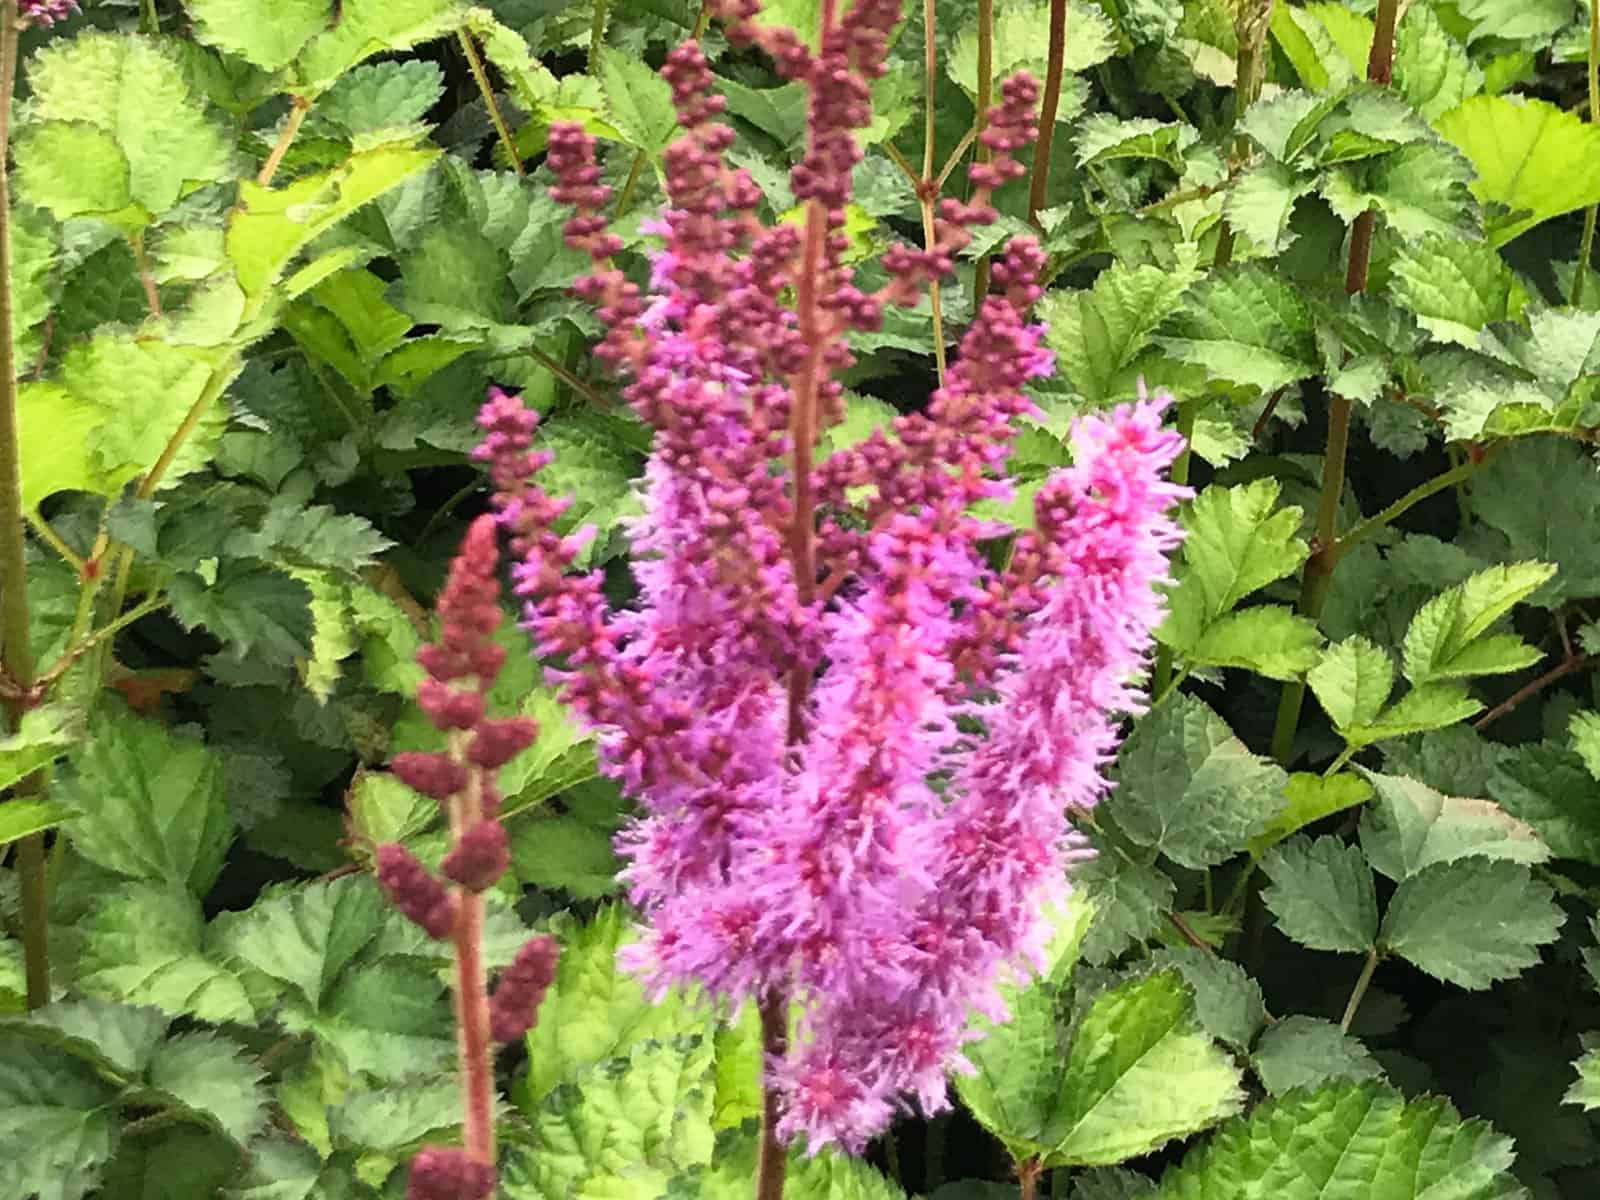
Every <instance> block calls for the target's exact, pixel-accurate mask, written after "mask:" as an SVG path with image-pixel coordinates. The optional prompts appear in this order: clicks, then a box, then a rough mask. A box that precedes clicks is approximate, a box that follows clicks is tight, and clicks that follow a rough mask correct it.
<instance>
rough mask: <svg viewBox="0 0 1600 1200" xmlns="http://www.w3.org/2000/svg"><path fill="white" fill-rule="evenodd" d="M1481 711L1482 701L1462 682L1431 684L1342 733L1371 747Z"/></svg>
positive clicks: (1414, 689) (1449, 723)
mask: <svg viewBox="0 0 1600 1200" xmlns="http://www.w3.org/2000/svg"><path fill="white" fill-rule="evenodd" d="M1482 711H1483V702H1482V701H1480V700H1474V699H1473V698H1472V697H1471V696H1469V695H1468V694H1467V689H1466V688H1465V687H1464V686H1463V685H1461V684H1459V683H1429V684H1424V685H1423V686H1422V687H1417V688H1412V689H1411V690H1410V691H1409V692H1407V693H1406V694H1405V695H1404V696H1401V697H1400V699H1398V700H1396V701H1395V702H1394V703H1393V704H1391V705H1389V706H1388V707H1387V708H1385V709H1384V710H1383V711H1382V712H1381V713H1379V714H1378V716H1377V718H1376V719H1375V720H1373V721H1372V722H1370V723H1368V724H1365V725H1351V726H1349V727H1348V728H1346V729H1341V730H1340V731H1339V732H1340V734H1341V735H1342V736H1343V737H1344V740H1345V741H1347V742H1349V743H1350V745H1352V746H1356V747H1360V746H1370V745H1372V744H1373V743H1375V742H1384V741H1388V740H1389V739H1390V738H1398V737H1406V736H1407V735H1409V734H1413V733H1427V732H1428V731H1429V730H1430V729H1444V728H1446V727H1447V726H1450V725H1454V724H1455V723H1456V722H1458V721H1465V720H1466V719H1467V718H1468V717H1471V716H1475V715H1477V714H1478V713H1480V712H1482Z"/></svg>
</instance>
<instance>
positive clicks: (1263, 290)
mask: <svg viewBox="0 0 1600 1200" xmlns="http://www.w3.org/2000/svg"><path fill="white" fill-rule="evenodd" d="M1162 328H1163V336H1161V337H1158V338H1157V339H1156V343H1157V345H1159V346H1161V347H1162V348H1163V349H1164V350H1166V352H1167V353H1168V354H1169V355H1171V356H1172V357H1173V358H1175V359H1177V360H1178V361H1179V362H1186V363H1193V364H1195V365H1196V366H1200V367H1204V368H1205V369H1206V371H1207V373H1208V374H1209V375H1210V376H1211V378H1212V379H1215V380H1220V381H1225V382H1228V383H1232V384H1236V385H1238V386H1240V387H1254V388H1258V389H1260V390H1261V391H1263V392H1270V391H1275V390H1276V389H1278V388H1280V387H1287V386H1288V385H1289V384H1291V383H1294V382H1296V381H1297V380H1301V379H1305V378H1307V377H1309V376H1311V375H1315V374H1317V373H1318V370H1319V363H1318V359H1317V351H1316V341H1315V338H1314V337H1313V334H1312V323H1311V314H1310V311H1309V310H1308V309H1307V308H1306V306H1305V304H1304V302H1303V301H1302V300H1301V299H1300V297H1299V296H1298V295H1296V293H1295V290H1294V288H1293V287H1292V286H1291V285H1290V284H1289V283H1288V281H1287V280H1285V279H1284V278H1283V277H1282V276H1281V275H1278V274H1276V273H1274V272H1271V271H1269V270H1267V269H1266V268H1265V267H1263V266H1261V265H1260V264H1255V263H1250V264H1246V265H1244V266H1240V267H1231V268H1228V269H1227V270H1224V271H1221V272H1219V273H1217V274H1215V275H1210V276H1208V277H1207V278H1205V279H1204V280H1202V281H1201V282H1200V283H1198V284H1196V285H1195V286H1194V287H1193V288H1191V289H1190V290H1189V292H1188V293H1187V295H1186V296H1185V297H1184V301H1183V304H1182V306H1181V307H1180V308H1179V309H1178V311H1177V313H1176V314H1174V315H1173V317H1172V318H1171V319H1170V320H1168V321H1167V323H1166V324H1165V325H1164V326H1163V327H1162Z"/></svg>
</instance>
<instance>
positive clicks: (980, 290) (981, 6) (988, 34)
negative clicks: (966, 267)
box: [972, 0, 994, 312]
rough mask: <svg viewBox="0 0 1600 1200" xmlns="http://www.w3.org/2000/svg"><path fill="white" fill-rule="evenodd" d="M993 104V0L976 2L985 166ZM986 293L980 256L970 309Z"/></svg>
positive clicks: (984, 260) (978, 124) (976, 132)
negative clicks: (986, 142) (986, 134)
mask: <svg viewBox="0 0 1600 1200" xmlns="http://www.w3.org/2000/svg"><path fill="white" fill-rule="evenodd" d="M993 103H994V0H978V116H977V119H976V120H975V121H974V122H973V127H972V128H973V136H974V137H979V138H980V140H979V141H978V148H977V150H976V151H974V152H973V155H972V158H973V161H974V162H981V163H986V162H988V161H989V160H990V159H991V158H992V157H993V155H992V154H991V153H990V151H989V147H987V146H985V145H984V144H983V142H982V140H981V136H980V135H982V133H983V131H984V128H985V127H986V126H987V125H988V124H989V106H990V105H991V104H993ZM988 294H989V256H988V255H987V254H985V255H982V256H981V257H980V258H979V259H978V262H977V265H976V266H975V267H974V268H973V271H972V307H973V311H974V312H976V311H977V310H978V307H979V306H980V305H982V304H983V299H984V297H985V296H987V295H988Z"/></svg>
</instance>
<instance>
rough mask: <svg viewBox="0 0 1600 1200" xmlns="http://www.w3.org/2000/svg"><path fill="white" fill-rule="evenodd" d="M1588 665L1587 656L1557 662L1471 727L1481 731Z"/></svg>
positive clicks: (1574, 656) (1571, 656)
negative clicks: (1530, 698)
mask: <svg viewBox="0 0 1600 1200" xmlns="http://www.w3.org/2000/svg"><path fill="white" fill-rule="evenodd" d="M1589 665H1590V658H1589V655H1587V654H1573V655H1569V656H1568V657H1566V658H1564V659H1562V660H1561V661H1560V662H1558V663H1557V664H1556V665H1555V666H1553V667H1551V668H1550V669H1549V670H1548V671H1546V672H1545V673H1544V674H1543V675H1541V676H1539V678H1537V679H1534V680H1532V681H1530V682H1528V683H1526V684H1524V685H1523V686H1522V687H1520V688H1518V689H1517V690H1516V691H1514V692H1512V693H1511V695H1509V696H1507V697H1506V698H1505V699H1504V700H1502V701H1500V703H1499V704H1496V705H1495V706H1494V707H1493V708H1491V709H1490V710H1489V711H1488V712H1486V713H1484V714H1483V716H1481V717H1479V718H1478V719H1477V720H1476V721H1474V722H1473V723H1472V727H1473V728H1474V729H1482V728H1483V727H1484V726H1485V725H1488V724H1489V723H1490V722H1491V721H1498V720H1499V719H1500V718H1501V717H1503V716H1505V715H1506V714H1507V713H1509V712H1510V711H1511V710H1512V709H1514V708H1516V707H1517V706H1518V705H1519V704H1521V703H1522V702H1523V701H1524V700H1526V699H1528V697H1530V696H1534V695H1537V694H1538V693H1540V692H1542V691H1544V689H1545V688H1547V687H1549V686H1550V685H1551V684H1552V683H1555V682H1556V680H1558V679H1562V678H1564V677H1565V676H1568V675H1571V674H1572V673H1573V672H1574V671H1581V670H1583V669H1584V668H1585V667H1587V666H1589Z"/></svg>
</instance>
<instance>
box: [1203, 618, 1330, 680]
mask: <svg viewBox="0 0 1600 1200" xmlns="http://www.w3.org/2000/svg"><path fill="white" fill-rule="evenodd" d="M1321 646H1322V634H1321V633H1319V632H1318V630H1317V624H1316V622H1315V621H1311V620H1308V619H1307V618H1305V617H1302V616H1300V615H1299V614H1297V613H1295V612H1294V611H1293V610H1292V609H1289V608H1287V607H1285V606H1283V605H1280V604H1263V605H1257V606H1256V607H1254V608H1245V609H1240V610H1239V611H1237V612H1230V613H1224V614H1223V615H1222V616H1220V617H1218V618H1217V619H1216V620H1215V621H1213V622H1212V623H1211V624H1210V625H1208V626H1206V630H1205V632H1204V633H1202V634H1201V635H1200V638H1199V640H1198V641H1196V642H1195V643H1194V644H1193V645H1190V646H1187V647H1185V648H1184V651H1183V655H1184V657H1185V658H1187V659H1188V660H1189V661H1190V662H1191V663H1193V664H1195V665H1197V666H1207V667H1240V668H1243V669H1244V670H1248V671H1254V672H1255V673H1256V674H1257V675H1264V676H1266V677H1267V678H1268V679H1283V680H1289V679H1298V678H1299V677H1300V676H1301V675H1302V674H1304V673H1305V672H1306V671H1307V670H1309V669H1310V668H1311V666H1312V665H1313V664H1314V663H1316V661H1317V655H1318V651H1319V650H1320V649H1321Z"/></svg>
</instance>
